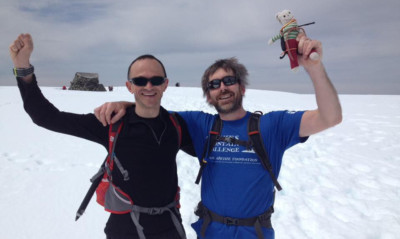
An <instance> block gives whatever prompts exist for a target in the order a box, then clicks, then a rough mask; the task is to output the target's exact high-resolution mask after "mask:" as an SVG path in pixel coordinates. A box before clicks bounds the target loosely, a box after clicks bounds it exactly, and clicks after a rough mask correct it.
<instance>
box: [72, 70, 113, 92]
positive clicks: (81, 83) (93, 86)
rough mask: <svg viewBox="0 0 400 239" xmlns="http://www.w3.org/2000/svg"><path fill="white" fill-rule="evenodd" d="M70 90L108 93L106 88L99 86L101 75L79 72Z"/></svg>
mask: <svg viewBox="0 0 400 239" xmlns="http://www.w3.org/2000/svg"><path fill="white" fill-rule="evenodd" d="M69 90H83V91H106V88H104V86H103V84H99V74H97V73H84V72H77V73H76V74H75V77H74V80H73V81H71V86H70V87H69Z"/></svg>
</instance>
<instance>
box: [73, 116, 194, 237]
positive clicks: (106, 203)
mask: <svg viewBox="0 0 400 239" xmlns="http://www.w3.org/2000/svg"><path fill="white" fill-rule="evenodd" d="M169 117H170V119H171V121H172V123H173V125H174V126H175V128H176V131H177V134H178V144H179V146H180V145H181V140H182V129H181V126H180V124H179V121H178V119H177V118H176V115H175V113H170V114H169ZM122 126H123V122H121V121H118V122H117V123H115V124H112V125H110V128H109V149H108V155H107V158H106V159H105V161H104V162H103V164H102V166H101V167H100V170H99V171H98V172H97V173H96V174H95V175H94V176H93V177H92V178H91V179H90V181H91V182H92V185H91V187H90V188H89V190H88V192H87V193H86V196H85V198H84V199H83V201H82V203H81V205H80V207H79V209H78V211H77V213H76V218H75V221H76V220H78V219H79V217H80V216H82V214H83V213H84V212H85V209H86V207H87V205H88V204H89V202H90V199H91V198H92V196H93V194H94V192H96V195H97V200H96V201H97V202H98V203H99V204H100V205H102V206H103V207H104V209H105V210H106V211H108V212H111V213H114V214H127V213H130V215H131V218H132V220H133V223H134V224H135V226H136V229H137V232H138V235H139V238H141V239H145V236H144V233H143V227H142V226H141V225H140V224H139V215H140V213H146V214H150V215H160V214H162V213H164V212H169V213H170V215H171V219H172V221H173V222H174V225H175V227H176V229H177V231H178V233H179V234H180V236H181V238H186V236H185V232H184V230H183V228H182V225H181V223H180V222H179V219H178V217H177V216H176V215H175V214H174V213H173V212H172V210H175V213H176V214H177V215H179V210H178V208H180V204H179V198H180V193H179V192H180V188H179V187H178V188H177V193H176V196H175V199H174V201H173V202H171V203H169V204H168V205H165V206H164V207H151V208H148V207H141V206H138V205H135V204H134V202H133V201H132V199H131V198H130V196H129V195H128V194H127V193H125V192H123V191H122V190H121V189H120V188H119V187H118V186H117V185H115V184H114V183H113V180H112V171H113V169H114V168H115V167H116V168H117V169H118V170H119V171H120V172H121V174H122V175H123V177H124V180H125V181H127V180H129V173H128V171H127V170H125V169H124V168H123V166H122V164H121V162H120V161H119V160H118V158H117V157H116V155H115V153H114V149H115V145H116V142H117V139H118V135H119V133H120V132H121V129H122Z"/></svg>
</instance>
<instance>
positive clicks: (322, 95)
mask: <svg viewBox="0 0 400 239" xmlns="http://www.w3.org/2000/svg"><path fill="white" fill-rule="evenodd" d="M305 69H306V71H307V73H308V74H309V76H310V78H311V80H312V82H313V85H314V89H315V96H316V100H317V106H318V112H319V115H320V117H321V120H322V121H323V122H324V123H326V124H327V125H328V126H333V125H336V124H338V123H340V122H341V121H342V108H341V105H340V101H339V97H338V94H337V91H336V89H335V87H334V86H333V84H332V82H331V81H330V80H329V77H328V75H327V73H326V71H325V68H324V66H323V64H322V62H318V63H316V64H315V65H313V66H311V67H308V68H305Z"/></svg>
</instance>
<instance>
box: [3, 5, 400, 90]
mask: <svg viewBox="0 0 400 239" xmlns="http://www.w3.org/2000/svg"><path fill="white" fill-rule="evenodd" d="M0 6H1V8H0V13H1V14H0V29H1V31H2V34H1V35H2V38H0V52H2V54H1V55H0V61H1V62H6V63H7V64H2V65H1V68H0V85H15V82H14V81H11V80H10V67H11V66H12V65H11V61H10V60H9V57H8V54H3V53H6V49H7V48H8V46H9V44H10V43H11V42H12V41H13V40H14V39H15V38H16V36H17V35H18V34H19V33H21V32H30V33H31V34H32V36H33V38H34V41H35V50H34V53H33V55H32V62H34V64H35V67H36V69H38V72H39V70H40V76H41V77H40V82H42V83H43V84H45V85H62V84H65V82H68V81H69V80H71V79H72V77H73V75H74V73H75V72H76V71H94V72H98V73H99V74H100V78H101V79H102V80H104V81H105V82H106V84H115V85H122V84H123V80H124V79H125V77H124V76H125V72H126V69H125V68H126V67H127V66H128V64H129V63H130V61H131V60H132V59H133V58H135V57H136V56H138V55H140V54H144V53H151V54H154V55H157V56H159V57H160V58H161V59H162V60H163V61H164V63H165V64H166V66H170V67H169V68H168V67H167V71H169V73H170V75H175V76H176V80H177V81H181V82H183V83H184V84H183V85H189V86H198V79H199V78H200V76H201V74H202V72H203V70H204V69H205V68H206V67H207V66H208V65H209V64H211V63H212V62H213V61H214V60H216V59H218V58H223V57H231V56H236V57H238V58H239V60H240V61H242V62H243V63H245V64H246V66H247V67H248V68H249V71H250V72H252V74H251V77H250V80H251V83H252V84H251V86H252V87H271V88H273V89H279V90H286V91H296V89H300V88H306V89H307V90H306V91H307V92H309V93H311V92H312V85H311V83H310V81H309V80H308V77H307V75H305V74H299V75H293V74H292V73H291V72H290V70H289V67H288V64H289V63H288V59H283V60H279V59H278V57H279V55H280V52H281V49H280V46H279V44H274V45H272V46H268V45H267V41H268V39H269V38H270V37H271V36H274V35H275V34H277V32H278V31H279V29H280V27H281V26H280V25H279V23H278V22H277V21H276V20H275V13H276V12H278V11H281V10H283V9H287V8H288V6H290V8H289V9H291V10H292V12H294V15H295V16H296V17H297V19H298V22H299V23H307V22H311V21H316V24H315V25H311V26H307V27H305V29H306V31H307V33H308V35H309V36H310V37H312V38H315V39H318V40H321V41H322V43H323V46H324V61H325V65H326V66H329V67H331V69H328V72H330V75H331V76H332V77H334V78H337V79H344V78H346V79H348V80H351V81H352V82H353V83H354V84H356V83H357V82H358V83H364V82H366V81H367V82H368V84H372V85H373V84H380V85H382V83H378V82H376V80H375V79H377V78H378V77H379V78H384V79H386V81H385V82H393V81H394V80H393V79H395V78H396V77H397V78H399V77H400V75H399V73H397V72H398V71H397V64H398V63H396V61H398V58H399V56H400V49H399V48H398V47H396V45H397V39H399V37H400V33H399V31H397V30H395V29H398V28H400V17H399V16H398V14H387V13H388V12H392V11H393V9H398V8H399V7H400V3H398V1H396V0H387V1H385V3H378V2H376V1H361V0H356V1H351V2H349V1H344V0H338V1H319V0H311V1H308V2H307V4H306V5H304V2H298V1H294V0H288V1H285V2H266V1H263V0H255V1H239V0H233V1H225V0H216V1H211V0H202V1H200V0H193V1H184V0H171V1H168V4H166V3H165V1H162V0H155V1H137V0H135V1H132V0H122V1H106V0H100V1H95V0H93V1H92V0H87V1H80V0H72V1H61V0H46V1H23V0H20V1H14V0H3V1H2V3H1V5H0ZM396 7H397V8H396ZM383 64H385V65H383ZM350 66H352V67H350ZM358 67H360V68H358ZM365 67H367V68H365ZM335 69H339V70H345V71H344V72H339V71H331V70H335ZM374 69H377V70H374ZM379 69H385V70H386V72H382V71H381V70H379ZM359 72H361V74H358V73H359ZM364 72H367V74H364ZM375 72H379V74H380V75H377V74H378V73H375ZM193 74H194V75H193ZM357 75H362V76H363V77H366V78H367V79H359V77H357ZM268 76H273V77H274V78H273V79H267V81H268V84H265V81H266V79H265V78H268ZM349 76H352V77H349ZM294 78H301V80H297V79H296V80H297V81H300V82H304V84H308V86H307V87H298V86H297V84H294V83H293V81H294ZM53 79H57V80H53ZM58 82H63V83H61V84H59V83H58ZM274 82H275V83H274ZM291 82H292V84H291ZM336 84H337V85H338V86H340V88H343V89H345V88H346V84H347V85H350V84H349V83H348V82H344V81H339V82H337V83H336ZM274 85H275V86H276V88H274ZM387 87H388V88H389V89H391V90H392V89H393V87H395V86H394V85H389V84H387ZM266 89H270V88H266ZM368 89H373V87H369V88H368ZM299 91H301V92H304V91H303V90H299ZM360 92H361V93H365V92H367V91H360ZM368 92H369V91H368ZM382 92H384V91H379V92H378V93H382ZM397 92H398V93H400V89H399V90H398V91H397Z"/></svg>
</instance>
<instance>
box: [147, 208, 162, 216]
mask: <svg viewBox="0 0 400 239" xmlns="http://www.w3.org/2000/svg"><path fill="white" fill-rule="evenodd" d="M149 214H150V215H159V214H161V208H151V209H150V210H149Z"/></svg>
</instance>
